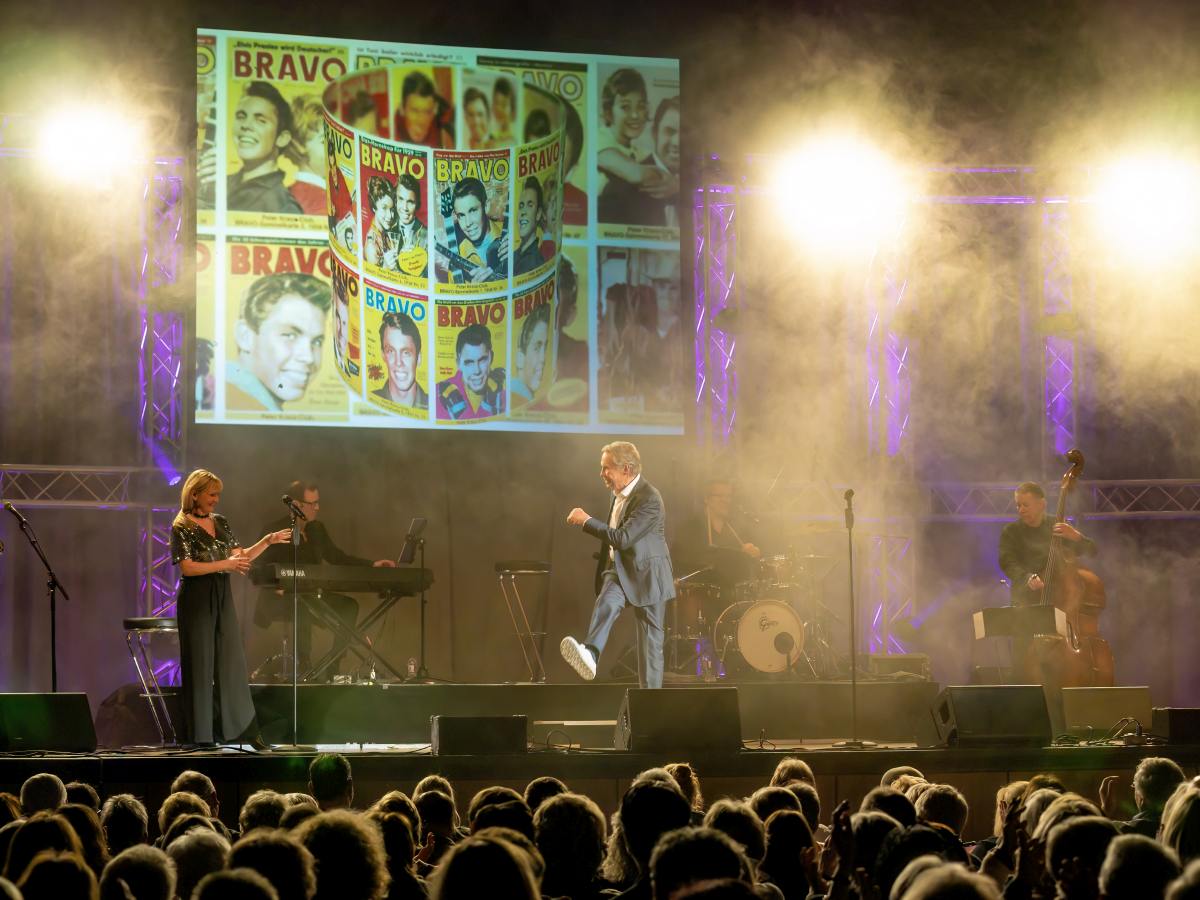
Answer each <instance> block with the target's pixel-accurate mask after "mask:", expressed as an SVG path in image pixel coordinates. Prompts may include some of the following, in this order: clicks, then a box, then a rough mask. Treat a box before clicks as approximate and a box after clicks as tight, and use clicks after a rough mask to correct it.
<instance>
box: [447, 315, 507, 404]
mask: <svg viewBox="0 0 1200 900" xmlns="http://www.w3.org/2000/svg"><path fill="white" fill-rule="evenodd" d="M434 310H435V320H434V321H435V322H436V323H437V324H436V333H435V340H436V342H437V357H436V372H437V384H436V386H435V389H434V399H435V403H436V409H437V421H438V423H439V424H457V423H470V422H480V421H485V420H495V419H498V418H503V417H504V416H505V414H506V412H507V411H508V385H507V383H506V382H507V373H506V372H505V369H504V366H505V356H506V353H507V348H508V300H507V299H506V298H504V297H500V298H493V299H490V300H475V299H459V298H454V299H451V298H439V299H438V300H437V301H435V304H434Z"/></svg>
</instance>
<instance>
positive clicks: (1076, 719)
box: [1062, 687, 1151, 738]
mask: <svg viewBox="0 0 1200 900" xmlns="http://www.w3.org/2000/svg"><path fill="white" fill-rule="evenodd" d="M1062 704H1063V725H1064V726H1065V729H1066V732H1067V734H1073V735H1075V736H1077V737H1082V738H1102V737H1104V735H1106V734H1107V733H1108V732H1109V731H1111V730H1112V729H1113V726H1115V725H1116V724H1117V723H1118V722H1120V721H1121V720H1122V719H1136V720H1137V721H1138V723H1139V724H1140V725H1141V726H1142V729H1143V730H1146V729H1148V728H1149V727H1150V717H1151V711H1150V709H1151V707H1150V688H1148V687H1065V688H1063V689H1062Z"/></svg>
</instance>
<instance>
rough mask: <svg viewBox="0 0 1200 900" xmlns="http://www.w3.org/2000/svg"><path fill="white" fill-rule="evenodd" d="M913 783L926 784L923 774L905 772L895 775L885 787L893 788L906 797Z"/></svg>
mask: <svg viewBox="0 0 1200 900" xmlns="http://www.w3.org/2000/svg"><path fill="white" fill-rule="evenodd" d="M914 784H928V782H927V781H926V780H925V776H924V775H909V774H907V773H905V774H902V775H897V776H896V777H895V778H893V779H892V783H891V784H889V785H886V787H890V788H894V789H895V790H897V791H899V792H900V793H902V794H904V796H906V797H907V796H908V791H909V788H911V787H912V786H913V785H914Z"/></svg>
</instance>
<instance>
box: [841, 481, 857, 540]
mask: <svg viewBox="0 0 1200 900" xmlns="http://www.w3.org/2000/svg"><path fill="white" fill-rule="evenodd" d="M842 496H843V497H844V498H845V500H846V509H845V511H844V512H845V517H846V530H847V531H849V530H850V529H851V528H853V527H854V488H846V493H844V494H842Z"/></svg>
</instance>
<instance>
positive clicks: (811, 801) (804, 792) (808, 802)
mask: <svg viewBox="0 0 1200 900" xmlns="http://www.w3.org/2000/svg"><path fill="white" fill-rule="evenodd" d="M784 787H785V788H787V789H788V790H789V791H791V792H792V793H793V794H794V795H795V796H796V799H797V800H798V801H800V812H802V813H803V814H804V819H805V821H807V822H808V827H809V828H811V829H813V830H814V831H816V829H817V828H818V826H820V824H821V795H820V794H818V793H817V789H816V788H815V787H813V786H812V785H811V784H809V783H808V782H807V781H789V782H788V783H787V784H785V785H784Z"/></svg>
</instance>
